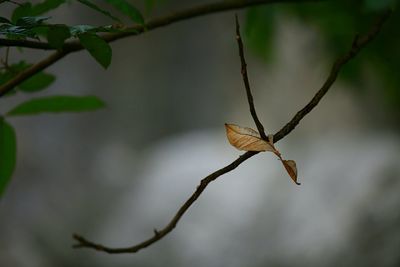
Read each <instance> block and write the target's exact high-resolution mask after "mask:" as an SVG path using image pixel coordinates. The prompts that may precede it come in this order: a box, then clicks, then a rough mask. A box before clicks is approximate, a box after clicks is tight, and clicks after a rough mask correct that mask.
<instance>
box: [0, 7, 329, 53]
mask: <svg viewBox="0 0 400 267" xmlns="http://www.w3.org/2000/svg"><path fill="white" fill-rule="evenodd" d="M321 1H325V0H247V1H243V0H230V1H220V2H216V3H208V4H203V5H198V6H196V7H191V8H186V9H183V10H181V11H177V12H174V13H171V14H169V15H166V16H162V17H158V18H155V19H151V20H149V21H148V22H147V23H146V24H145V25H135V26H133V27H129V28H127V31H126V32H120V33H110V34H106V35H104V36H103V39H104V40H105V41H106V42H113V41H115V40H119V39H121V38H125V37H129V36H134V35H138V34H141V33H143V32H145V31H150V30H153V29H156V28H160V27H163V26H167V25H169V24H172V23H175V22H178V21H182V20H187V19H191V18H195V17H199V16H203V15H208V14H213V13H218V12H224V11H229V10H234V9H240V8H245V7H250V6H256V5H263V4H274V3H290V2H296V3H299V2H302V3H303V2H321ZM0 46H17V47H25V48H33V49H42V50H55V48H54V47H51V46H50V45H49V44H48V43H47V42H38V41H30V40H10V39H0ZM63 49H64V50H74V51H77V50H81V49H83V47H82V45H81V44H80V42H79V41H78V40H75V41H70V42H67V43H65V44H64V46H63Z"/></svg>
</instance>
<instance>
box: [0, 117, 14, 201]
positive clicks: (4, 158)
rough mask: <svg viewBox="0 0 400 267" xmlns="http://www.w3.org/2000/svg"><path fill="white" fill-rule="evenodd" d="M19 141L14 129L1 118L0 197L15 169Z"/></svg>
mask: <svg viewBox="0 0 400 267" xmlns="http://www.w3.org/2000/svg"><path fill="white" fill-rule="evenodd" d="M16 156H17V141H16V137H15V131H14V129H13V127H12V126H11V125H10V124H8V123H7V122H6V121H5V120H4V118H2V117H0V196H2V195H3V193H4V190H5V188H6V186H7V184H8V183H9V182H10V180H11V177H12V174H13V172H14V169H15V162H16Z"/></svg>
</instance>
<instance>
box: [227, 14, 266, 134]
mask: <svg viewBox="0 0 400 267" xmlns="http://www.w3.org/2000/svg"><path fill="white" fill-rule="evenodd" d="M235 22H236V40H237V43H238V47H239V57H240V63H241V65H242V69H241V73H242V76H243V82H244V87H245V88H246V95H247V101H248V102H249V108H250V114H251V116H252V117H253V120H254V123H255V124H256V126H257V129H258V132H259V133H260V136H261V138H262V139H264V140H268V137H267V135H266V134H265V131H264V126H263V125H262V123H261V122H260V120H259V119H258V116H257V112H256V108H255V106H254V99H253V95H252V94H251V90H250V82H249V77H248V76H247V64H246V60H245V58H244V51H243V42H242V37H241V36H240V25H239V20H238V16H237V15H235Z"/></svg>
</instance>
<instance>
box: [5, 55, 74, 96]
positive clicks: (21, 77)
mask: <svg viewBox="0 0 400 267" xmlns="http://www.w3.org/2000/svg"><path fill="white" fill-rule="evenodd" d="M67 54H68V53H67V52H64V51H57V52H54V53H53V54H52V55H50V56H49V57H48V58H46V59H44V60H42V61H40V62H38V63H36V64H35V65H32V66H31V67H29V68H27V69H26V70H24V71H22V72H20V73H19V74H18V75H17V76H15V77H14V78H12V79H11V80H9V81H8V82H6V83H5V84H3V85H2V86H0V97H2V96H3V95H5V94H7V93H8V92H9V91H11V90H12V89H13V88H14V87H15V86H17V85H18V84H20V83H21V82H23V81H25V80H26V79H28V78H29V77H31V76H33V75H35V74H36V73H38V72H39V71H41V70H43V69H45V68H47V67H48V66H50V65H52V64H53V63H55V62H56V61H58V60H60V59H61V58H63V57H64V56H65V55H67Z"/></svg>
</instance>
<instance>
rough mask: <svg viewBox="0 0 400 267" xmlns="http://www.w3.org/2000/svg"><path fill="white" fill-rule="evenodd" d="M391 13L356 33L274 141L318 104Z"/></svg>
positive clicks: (287, 131)
mask: <svg viewBox="0 0 400 267" xmlns="http://www.w3.org/2000/svg"><path fill="white" fill-rule="evenodd" d="M391 13H392V11H391V10H389V9H388V10H386V11H384V12H383V13H382V15H381V16H380V17H379V18H378V20H377V21H376V23H375V24H374V25H373V26H372V28H371V29H370V31H369V32H368V33H366V34H365V35H363V36H359V35H356V37H355V38H354V41H353V44H352V46H351V49H350V51H349V52H347V53H346V54H344V55H343V56H341V57H340V58H338V59H337V60H336V61H335V63H334V64H333V65H332V68H331V71H330V74H329V76H328V79H326V81H325V83H324V84H323V85H322V87H321V89H319V91H318V92H317V93H316V94H315V96H314V97H313V98H312V99H311V101H310V102H309V103H308V104H307V105H306V106H305V107H304V108H302V109H301V110H300V111H298V112H297V113H296V115H295V116H294V117H293V118H292V119H291V120H290V121H289V122H288V123H287V124H286V125H285V126H284V127H283V128H282V129H280V130H279V131H278V132H277V133H276V134H274V142H276V141H278V140H281V139H282V138H283V137H285V136H286V135H288V134H289V133H290V132H291V131H292V130H293V129H294V128H295V127H296V126H297V124H299V122H300V120H301V119H303V118H304V116H306V115H307V114H308V113H309V112H310V111H311V110H312V109H313V108H315V106H317V105H318V103H319V101H320V100H321V99H322V97H323V96H324V95H325V94H326V93H327V92H328V90H329V89H330V88H331V86H332V84H333V83H334V82H335V81H336V79H337V77H338V75H339V72H340V70H341V69H342V67H343V65H345V64H346V63H347V62H349V61H350V60H351V59H353V58H354V57H355V56H356V55H357V54H358V53H359V52H360V51H361V49H363V48H364V47H365V46H366V45H367V44H368V43H369V42H371V41H372V40H373V39H374V38H375V37H376V36H377V35H378V33H379V32H380V30H381V28H382V26H383V24H384V22H385V21H386V20H387V19H388V18H389V16H390V14H391Z"/></svg>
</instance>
